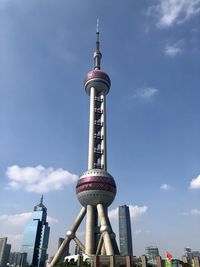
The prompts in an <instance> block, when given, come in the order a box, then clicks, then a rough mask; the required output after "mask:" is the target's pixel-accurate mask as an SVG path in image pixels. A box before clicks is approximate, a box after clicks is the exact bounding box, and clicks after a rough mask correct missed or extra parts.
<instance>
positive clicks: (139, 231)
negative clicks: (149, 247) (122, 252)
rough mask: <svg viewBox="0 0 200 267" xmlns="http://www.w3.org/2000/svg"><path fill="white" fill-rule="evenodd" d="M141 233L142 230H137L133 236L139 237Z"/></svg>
mask: <svg viewBox="0 0 200 267" xmlns="http://www.w3.org/2000/svg"><path fill="white" fill-rule="evenodd" d="M141 233H142V230H141V229H138V230H135V231H134V235H139V234H141Z"/></svg>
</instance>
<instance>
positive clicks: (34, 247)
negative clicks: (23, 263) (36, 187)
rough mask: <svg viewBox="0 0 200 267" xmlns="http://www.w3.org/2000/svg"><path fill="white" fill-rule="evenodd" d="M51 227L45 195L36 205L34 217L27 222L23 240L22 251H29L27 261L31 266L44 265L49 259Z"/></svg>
mask: <svg viewBox="0 0 200 267" xmlns="http://www.w3.org/2000/svg"><path fill="white" fill-rule="evenodd" d="M49 233H50V227H49V226H48V222H47V208H46V207H45V206H44V204H43V197H41V201H40V203H39V204H38V205H36V206H35V207H34V210H33V213H32V219H31V220H30V221H29V222H28V223H27V224H26V226H25V229H24V237H23V241H22V252H24V253H27V263H28V265H30V266H38V267H39V266H41V267H43V266H44V264H45V261H46V259H47V248H48V242H49Z"/></svg>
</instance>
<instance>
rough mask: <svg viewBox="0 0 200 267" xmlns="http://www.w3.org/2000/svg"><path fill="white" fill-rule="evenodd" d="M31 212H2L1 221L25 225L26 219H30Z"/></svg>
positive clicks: (14, 224)
mask: <svg viewBox="0 0 200 267" xmlns="http://www.w3.org/2000/svg"><path fill="white" fill-rule="evenodd" d="M31 214H32V213H31V212H25V213H19V214H10V215H8V214H2V215H0V221H2V222H4V223H6V224H10V225H13V226H23V225H24V224H25V223H26V221H28V220H30V218H31Z"/></svg>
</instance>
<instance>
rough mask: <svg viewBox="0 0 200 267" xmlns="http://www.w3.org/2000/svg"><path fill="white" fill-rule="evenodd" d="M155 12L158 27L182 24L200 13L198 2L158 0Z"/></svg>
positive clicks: (189, 0)
mask: <svg viewBox="0 0 200 267" xmlns="http://www.w3.org/2000/svg"><path fill="white" fill-rule="evenodd" d="M159 2H160V3H159V4H158V5H157V6H156V10H157V12H158V14H159V23H158V26H160V27H168V26H171V25H173V24H175V23H182V22H184V21H186V20H188V19H189V18H191V17H192V16H194V15H196V14H198V13H199V12H200V0H159Z"/></svg>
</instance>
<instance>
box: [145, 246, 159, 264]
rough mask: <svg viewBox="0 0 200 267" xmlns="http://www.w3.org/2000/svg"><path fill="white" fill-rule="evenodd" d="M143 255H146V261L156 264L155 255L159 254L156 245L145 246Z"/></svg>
mask: <svg viewBox="0 0 200 267" xmlns="http://www.w3.org/2000/svg"><path fill="white" fill-rule="evenodd" d="M145 255H146V257H147V261H148V263H151V264H156V263H157V257H158V256H159V250H158V248H157V247H154V246H149V247H146V248H145Z"/></svg>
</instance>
